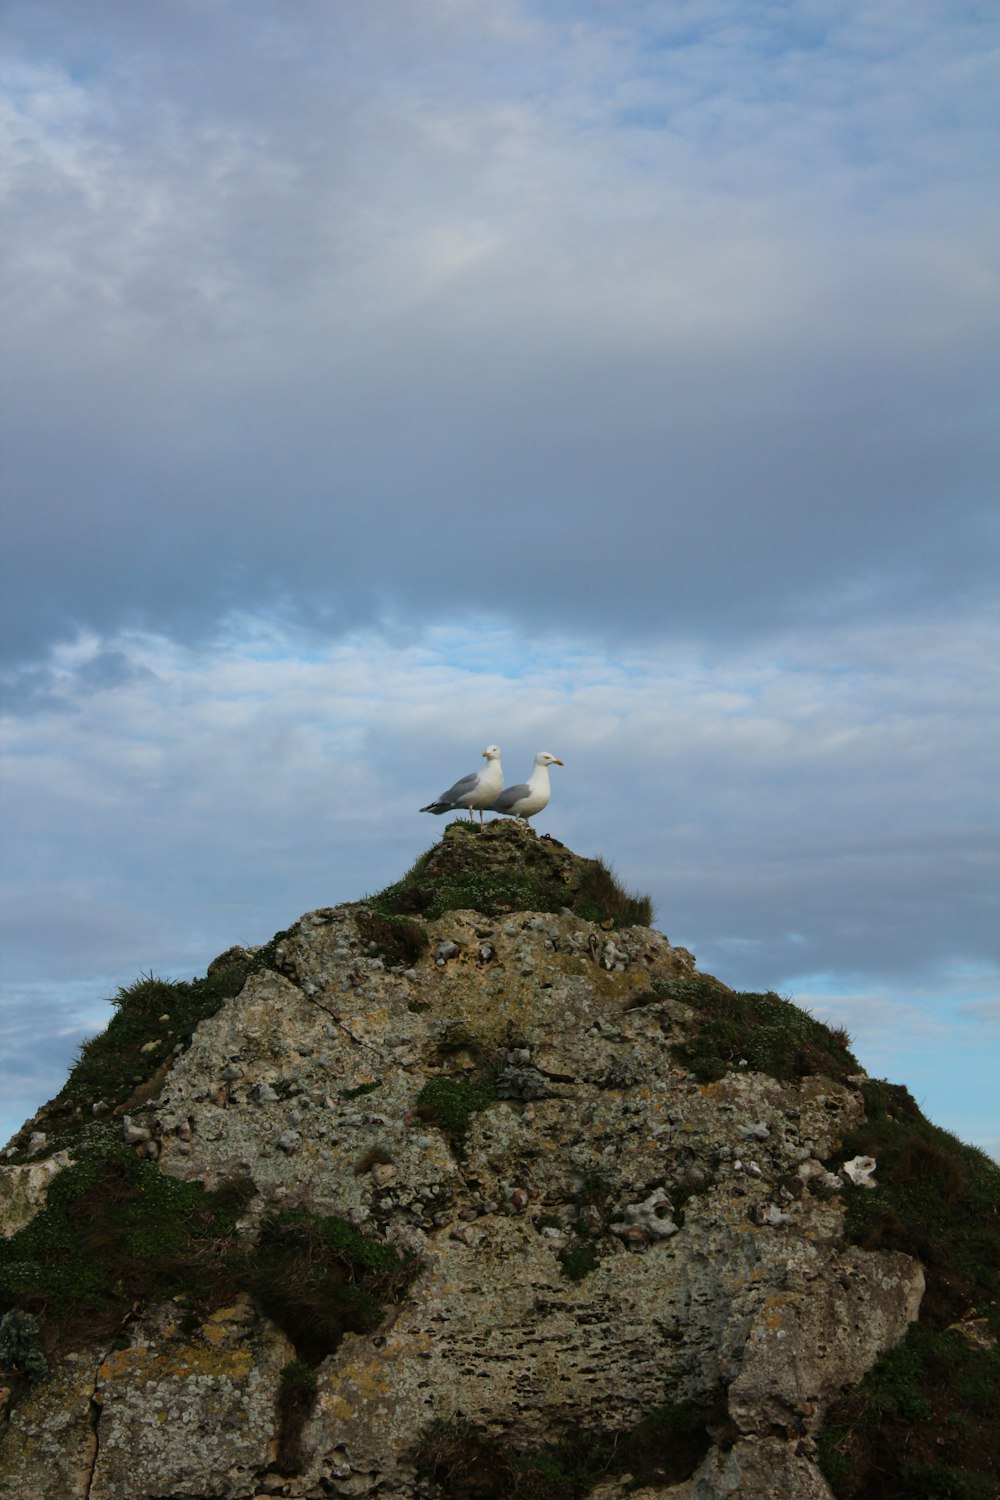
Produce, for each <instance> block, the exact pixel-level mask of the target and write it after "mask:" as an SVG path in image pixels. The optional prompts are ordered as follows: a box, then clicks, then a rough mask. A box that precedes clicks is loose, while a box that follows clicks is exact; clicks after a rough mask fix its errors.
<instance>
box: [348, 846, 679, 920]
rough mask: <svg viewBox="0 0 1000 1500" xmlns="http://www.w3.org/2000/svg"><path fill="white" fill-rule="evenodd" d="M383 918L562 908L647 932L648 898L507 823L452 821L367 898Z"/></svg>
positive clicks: (600, 866) (606, 870)
mask: <svg viewBox="0 0 1000 1500" xmlns="http://www.w3.org/2000/svg"><path fill="white" fill-rule="evenodd" d="M368 905H369V906H370V907H371V908H372V910H373V912H376V913H379V914H381V915H383V916H421V917H424V918H426V919H427V920H428V921H432V920H434V919H435V918H436V917H440V916H443V915H444V913H445V912H447V911H477V912H482V913H483V915H484V916H490V917H497V916H501V915H503V914H504V913H506V912H512V911H562V910H563V909H564V908H567V909H569V910H570V911H572V912H573V913H574V914H575V915H577V916H579V917H581V918H582V919H583V920H585V921H590V922H600V923H602V924H604V925H606V926H608V927H612V926H613V927H633V926H643V927H648V926H649V925H650V923H651V922H652V920H653V906H652V902H651V901H650V899H649V897H648V896H634V895H631V894H630V893H629V892H628V891H626V890H625V889H624V888H623V887H622V886H621V884H620V883H619V881H618V880H617V878H616V877H615V875H614V873H613V871H612V870H611V868H610V867H609V866H608V865H607V864H606V863H605V862H604V861H603V860H601V859H581V858H580V857H579V856H578V855H576V854H572V853H571V852H570V851H569V850H567V849H565V848H564V847H563V846H562V845H561V844H557V843H556V842H555V841H554V840H551V839H548V838H546V837H544V836H543V837H542V838H539V837H538V836H537V835H536V834H535V833H534V832H533V831H532V830H530V829H524V828H521V827H519V826H518V824H516V823H514V822H503V821H501V820H499V819H495V820H494V821H493V822H491V823H487V824H485V825H484V826H483V827H482V828H480V827H479V826H478V824H473V823H469V822H467V821H466V820H464V819H459V820H457V821H456V822H454V823H452V824H450V825H449V827H448V828H447V829H446V830H445V835H444V838H443V839H442V840H441V842H440V843H438V844H435V845H434V846H433V848H431V849H429V850H428V851H427V852H426V853H425V854H422V855H421V856H420V858H419V859H418V860H417V861H416V862H415V864H414V865H413V866H412V868H411V869H410V870H408V871H407V873H406V874H405V875H404V876H403V878H402V880H399V881H397V882H396V883H395V884H394V885H390V886H387V887H386V888H385V890H383V891H379V892H378V893H377V894H376V895H374V896H371V897H369V898H368Z"/></svg>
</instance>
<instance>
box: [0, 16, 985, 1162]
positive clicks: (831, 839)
mask: <svg viewBox="0 0 1000 1500" xmlns="http://www.w3.org/2000/svg"><path fill="white" fill-rule="evenodd" d="M2 24H3V31H4V35H3V55H4V58H5V61H4V63H3V72H2V97H0V131H2V142H3V144H2V151H3V161H4V172H3V180H4V202H5V210H4V213H5V225H4V241H5V253H4V259H5V264H4V278H3V280H4V299H5V308H4V312H3V327H4V335H3V340H4V342H3V351H2V376H3V392H2V396H3V400H2V423H3V431H2V434H0V436H2V453H3V460H2V482H3V492H4V512H3V543H4V547H3V579H2V612H3V653H4V654H3V660H2V672H3V682H4V687H5V713H4V720H3V723H4V752H3V753H4V766H3V783H2V785H3V797H4V805H3V855H2V859H3V869H2V875H3V886H4V896H5V901H4V910H5V922H6V924H7V930H6V934H5V939H4V958H3V966H4V967H3V1009H2V1013H0V1041H2V1044H3V1049H4V1053H3V1056H4V1060H3V1063H2V1069H3V1077H4V1088H3V1091H2V1093H3V1098H2V1100H0V1139H5V1138H6V1136H7V1135H8V1134H9V1133H10V1132H11V1131H13V1130H14V1129H15V1128H16V1127H17V1126H18V1125H19V1124H20V1122H21V1121H22V1119H23V1118H24V1117H25V1116H26V1115H28V1114H30V1113H31V1112H32V1111H33V1110H34V1109H35V1108H36V1107H37V1106H38V1105H39V1104H40V1103H41V1102H43V1100H45V1099H46V1098H48V1097H49V1096H50V1095H51V1094H52V1093H54V1092H55V1091H56V1089H57V1088H58V1087H59V1086H60V1084H61V1082H62V1080H63V1078H64V1076H65V1071H66V1068H67V1066H68V1064H69V1062H70V1060H71V1059H72V1056H73V1054H74V1050H75V1048H76V1046H77V1045H78V1044H79V1042H80V1040H81V1039H82V1038H83V1037H84V1036H86V1035H88V1034H92V1033H93V1032H94V1031H96V1030H99V1029H100V1028H101V1027H102V1026H103V1025H104V1024H105V1022H106V1020H107V1018H108V1015H109V1011H108V1007H107V1004H106V1003H105V1002H106V998H107V996H109V995H110V994H113V993H114V991H115V990H116V988H117V987H118V986H119V985H120V984H127V983H129V982H131V980H133V979H134V978H135V977H136V976H137V975H138V974H139V973H140V972H148V971H150V970H152V971H153V972H155V973H157V974H161V975H164V976H165V977H169V978H184V977H190V976H192V975H194V974H196V973H202V972H204V969H205V966H206V964H207V963H208V961H209V960H210V959H211V958H212V957H213V956H214V955H215V954H216V953H218V952H219V951H220V950H221V949H223V948H225V947H227V946H229V945H230V944H231V943H233V942H242V943H253V942H261V941H266V940H267V939H268V938H269V937H270V936H271V934H272V933H273V932H274V931H275V930H276V929H278V928H281V927H285V926H287V925H289V923H290V922H292V921H293V920H294V919H295V918H296V917H298V916H299V915H300V913H302V912H303V911H305V910H308V909H310V908H312V907H316V906H321V905H328V904H332V903H335V902H337V901H341V900H348V899H353V898H356V897H358V896H360V895H362V894H363V893H365V892H366V891H372V890H376V889H378V888H379V887H380V886H382V885H384V884H386V883H388V882H389V881H390V880H392V879H395V878H397V877H398V876H399V875H400V874H401V873H402V871H403V870H404V869H405V868H406V867H407V866H408V865H409V864H410V863H411V862H412V860H413V858H414V857H415V856H416V854H417V853H419V852H420V851H421V850H422V849H423V848H425V847H426V846H427V845H428V844H429V843H430V842H431V841H432V839H433V838H434V837H436V836H438V835H439V834H440V832H441V824H440V823H439V822H437V821H436V820H434V821H432V820H431V819H430V818H428V817H422V816H421V815H420V814H419V813H418V812H417V811H416V809H417V808H418V807H419V806H420V805H421V804H422V803H424V802H426V801H428V800H429V799H430V798H431V797H433V796H434V795H436V794H437V793H438V792H440V791H441V789H442V788H443V787H445V786H446V785H448V784H449V783H450V782H451V781H452V780H453V779H454V778H455V777H456V776H458V775H460V774H462V773H463V772H465V771H467V770H470V769H472V768H473V767H474V766H475V765H476V763H477V759H478V755H479V751H480V750H481V749H482V747H483V746H484V745H485V744H487V743H489V742H490V741H496V742H498V743H499V744H500V745H501V746H502V747H503V750H504V761H505V767H506V770H507V773H508V778H507V779H508V780H509V781H514V780H521V779H522V778H523V777H524V775H525V774H526V772H527V770H528V768H529V766H530V763H531V758H532V756H533V754H534V752H535V751H536V750H538V749H539V748H546V749H549V750H551V751H552V752H553V753H554V754H556V755H559V756H560V757H561V758H562V759H563V760H564V761H565V763H566V764H565V767H564V768H563V769H562V770H560V769H559V768H556V769H555V770H554V772H553V781H554V784H555V790H554V796H553V801H552V804H551V805H550V807H549V809H548V810H547V811H546V813H545V814H543V815H542V817H541V818H540V819H539V824H540V828H541V830H542V831H549V832H551V833H552V834H553V835H554V836H555V837H558V838H560V839H562V840H563V841H564V842H566V843H568V844H569V845H570V846H571V847H572V848H574V849H575V850H577V851H578V852H579V853H582V854H597V853H601V854H603V855H604V856H605V857H606V858H608V859H610V860H611V861H612V862H613V863H614V865H615V866H616V868H617V870H618V872H619V874H620V875H621V876H622V878H623V879H624V880H625V882H626V883H627V884H629V885H631V886H632V887H634V888H637V889H640V890H644V891H649V892H650V893H651V894H652V895H653V898H654V901H655V904H656V909H657V925H658V926H659V927H660V928H661V929H662V930H663V931H665V932H667V933H668V934H669V936H670V938H671V939H672V940H673V941H674V942H677V943H680V944H683V945H684V946H686V947H689V948H691V949H693V950H694V952H695V953H696V954H697V956H698V959H699V962H700V964H701V966H702V967H703V968H704V969H707V970H708V971H709V972H713V973H716V974H717V975H718V976H719V977H720V978H723V979H725V980H727V981H728V982H729V983H731V984H733V985H735V986H737V987H740V988H773V989H776V990H778V991H779V992H781V993H783V994H786V995H790V996H792V997H793V998H795V999H796V1000H797V1001H799V1003H802V1004H805V1005H808V1006H809V1007H810V1008H811V1009H813V1010H814V1011H815V1013H816V1014H818V1015H820V1016H821V1017H822V1018H823V1019H830V1020H832V1021H834V1022H836V1023H838V1024H844V1025H846V1026H847V1028H848V1030H849V1031H850V1033H851V1035H852V1037H853V1039H854V1046H855V1051H856V1052H857V1054H858V1056H859V1058H860V1060H861V1062H862V1063H863V1064H864V1066H865V1067H866V1068H867V1069H868V1070H869V1072H871V1073H873V1074H876V1075H878V1076H886V1077H889V1078H890V1079H892V1080H893V1081H894V1082H902V1083H906V1084H907V1085H908V1086H909V1087H910V1088H911V1090H912V1091H913V1093H914V1094H915V1095H916V1097H917V1099H918V1100H919V1101H920V1102H921V1104H922V1105H923V1107H924V1109H925V1111H926V1112H927V1113H928V1114H929V1115H930V1116H931V1118H932V1119H934V1120H935V1121H936V1122H937V1123H939V1124H942V1125H945V1126H947V1127H948V1128H949V1129H952V1130H954V1131H956V1132H957V1133H958V1134H959V1135H961V1136H962V1138H963V1139H966V1140H969V1141H973V1142H975V1143H976V1144H979V1145H983V1146H985V1147H986V1148H987V1149H991V1150H993V1151H1000V1117H998V1116H1000V1110H998V1106H997V1099H996V1087H995V1080H996V1077H997V1074H998V1072H1000V1000H998V985H997V977H998V972H1000V965H998V954H997V931H998V929H1000V923H998V922H997V910H996V908H997V900H996V898H997V893H998V885H1000V881H998V871H997V846H998V840H997V824H998V818H997V810H998V809H997V803H998V795H997V786H998V778H997V775H996V760H997V755H996V746H997V744H998V742H1000V692H998V686H997V681H996V675H997V663H998V662H1000V650H998V634H1000V632H998V629H997V608H996V600H997V588H996V584H997V576H998V568H997V552H996V542H997V531H998V527H997V506H996V499H997V493H998V489H997V479H998V465H997V453H996V445H995V442H994V441H993V438H992V437H991V434H993V435H995V433H996V432H997V430H998V429H1000V424H998V422H997V399H996V398H997V380H996V370H997V357H996V356H997V349H998V326H997V325H998V322H1000V319H998V305H1000V297H998V287H997V282H998V274H997V268H998V265H1000V258H998V254H997V251H998V239H1000V236H998V234H997V218H998V215H997V211H996V205H997V203H998V196H997V186H998V184H997V180H996V170H995V164H996V161H997V160H998V151H997V147H998V144H1000V141H998V135H1000V130H998V127H997V116H996V97H997V94H996V90H997V83H998V77H997V74H998V68H997V59H998V54H1000V17H998V14H997V10H996V7H995V6H993V5H990V4H986V3H969V4H964V3H961V0H958V3H956V0H863V3H862V0H780V3H779V0H574V3H572V4H570V3H568V0H490V3H489V4H483V3H481V0H420V3H419V4H417V3H414V0H365V3H351V0H296V3H295V4H294V5H291V4H286V3H279V0H157V3H155V4H146V5H137V4H136V3H135V0H91V3H90V4H88V5H86V6H81V5H80V4H79V3H78V0H6V3H5V6H4V14H3V22H2Z"/></svg>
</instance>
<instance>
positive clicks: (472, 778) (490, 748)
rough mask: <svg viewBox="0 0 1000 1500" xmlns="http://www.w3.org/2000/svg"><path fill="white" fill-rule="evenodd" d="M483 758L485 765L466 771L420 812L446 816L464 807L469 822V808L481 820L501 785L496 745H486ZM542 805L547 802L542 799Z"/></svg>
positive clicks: (500, 771)
mask: <svg viewBox="0 0 1000 1500" xmlns="http://www.w3.org/2000/svg"><path fill="white" fill-rule="evenodd" d="M483 755H484V756H485V757H486V766H485V768H484V769H483V770H482V771H470V772H469V774H468V776H463V777H462V779H461V781H456V782H455V785H454V786H450V787H449V788H448V790H447V791H446V792H442V793H441V795H440V797H438V798H437V799H436V800H435V801H434V802H428V804H427V806H426V807H422V808H421V809H420V811H421V812H429V813H438V814H440V813H446V812H451V811H452V810H453V809H456V808H461V807H467V808H468V809H469V822H470V823H471V822H472V821H473V817H472V809H473V808H474V807H478V808H479V821H480V823H481V822H482V821H483V808H484V807H492V806H493V804H494V802H495V801H496V800H497V798H498V797H499V795H500V788H501V787H502V786H503V767H502V766H501V764H500V747H499V745H487V746H486V749H485V750H484V751H483ZM545 800H546V802H547V801H548V800H549V799H548V797H546V799H545Z"/></svg>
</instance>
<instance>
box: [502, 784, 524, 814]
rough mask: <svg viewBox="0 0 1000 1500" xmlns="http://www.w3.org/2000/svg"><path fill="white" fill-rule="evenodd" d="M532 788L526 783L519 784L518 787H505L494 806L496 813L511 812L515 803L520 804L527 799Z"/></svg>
mask: <svg viewBox="0 0 1000 1500" xmlns="http://www.w3.org/2000/svg"><path fill="white" fill-rule="evenodd" d="M530 791H531V787H530V786H529V785H528V783H527V782H526V781H521V782H518V784H517V786H505V787H504V789H503V791H502V792H501V793H500V795H499V797H498V798H497V800H496V801H495V802H494V804H493V811H494V812H509V811H510V809H511V808H512V807H513V806H514V803H515V802H520V800H521V798H522V797H526V796H527V795H528V793H529V792H530Z"/></svg>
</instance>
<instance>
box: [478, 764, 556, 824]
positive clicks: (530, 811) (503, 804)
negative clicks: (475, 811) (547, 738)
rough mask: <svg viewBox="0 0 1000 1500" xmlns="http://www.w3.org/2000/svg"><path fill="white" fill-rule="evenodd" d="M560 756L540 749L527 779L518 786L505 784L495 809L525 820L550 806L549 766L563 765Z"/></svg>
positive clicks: (494, 804) (496, 801)
mask: <svg viewBox="0 0 1000 1500" xmlns="http://www.w3.org/2000/svg"><path fill="white" fill-rule="evenodd" d="M561 765H562V761H561V760H560V759H559V758H558V756H555V755H550V754H549V752H548V751H547V750H539V752H538V754H537V755H536V756H535V769H534V770H533V771H532V773H531V775H530V776H529V777H528V779H527V781H522V782H519V783H518V785H517V786H505V787H504V789H503V791H502V792H501V793H500V795H499V797H497V798H496V800H495V801H494V803H493V811H494V812H498V813H507V814H508V815H509V816H510V817H512V818H523V819H524V821H525V822H527V821H528V819H529V818H531V817H534V815H535V813H537V812H541V810H542V808H543V807H548V805H549V798H550V796H551V795H552V788H551V787H550V786H549V766H561Z"/></svg>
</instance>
